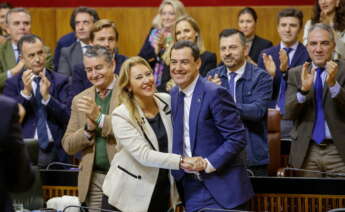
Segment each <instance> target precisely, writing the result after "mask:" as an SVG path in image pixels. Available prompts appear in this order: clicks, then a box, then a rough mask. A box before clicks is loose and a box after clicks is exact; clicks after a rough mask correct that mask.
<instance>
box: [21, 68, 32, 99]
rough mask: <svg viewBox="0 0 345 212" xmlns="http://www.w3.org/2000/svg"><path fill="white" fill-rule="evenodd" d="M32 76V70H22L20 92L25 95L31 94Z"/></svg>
mask: <svg viewBox="0 0 345 212" xmlns="http://www.w3.org/2000/svg"><path fill="white" fill-rule="evenodd" d="M33 77H34V74H33V73H32V70H30V69H28V70H26V71H24V72H23V75H22V81H23V85H24V88H23V90H22V92H23V93H24V94H25V95H26V96H31V95H32V86H31V83H32V79H33Z"/></svg>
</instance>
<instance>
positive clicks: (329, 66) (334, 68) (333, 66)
mask: <svg viewBox="0 0 345 212" xmlns="http://www.w3.org/2000/svg"><path fill="white" fill-rule="evenodd" d="M338 69H339V68H338V64H337V63H336V62H334V61H328V62H327V63H326V71H327V73H328V75H327V78H326V83H327V85H328V87H333V86H334V85H335V76H336V75H337V73H338Z"/></svg>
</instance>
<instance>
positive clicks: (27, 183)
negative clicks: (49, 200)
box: [0, 96, 35, 212]
mask: <svg viewBox="0 0 345 212" xmlns="http://www.w3.org/2000/svg"><path fill="white" fill-rule="evenodd" d="M0 111H6V112H5V113H3V114H2V116H1V122H0V169H1V172H0V211H1V212H14V209H13V206H12V201H11V198H10V195H9V193H8V192H23V191H25V190H27V189H29V188H30V187H31V185H32V184H33V182H34V177H35V176H34V173H33V171H32V170H31V166H30V159H29V156H28V152H27V149H26V147H25V144H24V142H23V140H22V136H21V127H20V123H19V116H18V105H17V104H16V102H15V101H14V100H12V99H10V98H8V97H4V96H0Z"/></svg>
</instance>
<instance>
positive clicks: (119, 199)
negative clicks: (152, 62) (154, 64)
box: [103, 57, 203, 212]
mask: <svg viewBox="0 0 345 212" xmlns="http://www.w3.org/2000/svg"><path fill="white" fill-rule="evenodd" d="M116 91H117V98H118V101H117V103H116V104H117V105H119V106H118V107H116V108H115V110H114V111H113V113H112V125H113V131H114V135H115V138H116V141H117V148H118V152H117V153H116V154H115V156H114V158H113V160H112V162H111V167H110V170H109V172H108V173H107V175H106V177H105V180H104V184H103V192H104V194H105V198H104V201H103V203H104V204H103V206H104V208H107V209H118V210H120V211H123V212H141V211H142V212H144V211H167V210H168V209H169V208H175V205H176V203H177V201H178V199H179V196H178V193H177V189H176V186H175V183H174V180H173V178H172V176H171V174H170V171H169V169H179V168H184V169H189V170H191V169H193V166H194V168H195V167H196V166H197V165H198V163H199V165H200V163H203V161H202V160H200V158H196V157H195V158H183V157H181V156H180V155H177V154H173V153H168V152H171V150H172V124H171V118H170V96H169V95H168V94H163V93H155V91H156V88H155V83H154V77H153V73H152V70H151V68H150V66H149V64H148V63H147V62H146V61H145V60H144V59H142V58H141V57H132V58H129V59H127V60H126V61H125V62H124V64H123V65H122V68H121V71H120V77H119V80H118V84H117V88H116ZM106 203H108V204H110V206H111V207H107V206H106V205H107V204H106ZM108 206H109V205H108Z"/></svg>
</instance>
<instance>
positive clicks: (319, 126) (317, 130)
mask: <svg viewBox="0 0 345 212" xmlns="http://www.w3.org/2000/svg"><path fill="white" fill-rule="evenodd" d="M324 70H325V69H324V68H317V69H316V71H317V74H316V80H315V84H314V92H315V104H316V105H315V106H316V107H315V121H314V127H313V136H312V138H313V140H314V141H315V142H316V143H317V144H320V143H321V142H322V141H323V140H324V139H325V137H326V135H325V133H326V127H325V113H324V108H323V101H322V93H323V92H322V87H323V86H322V79H321V74H322V72H323V71H324Z"/></svg>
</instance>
